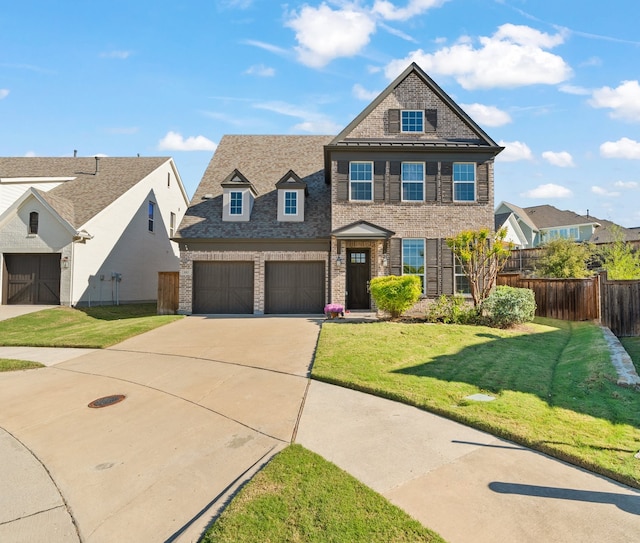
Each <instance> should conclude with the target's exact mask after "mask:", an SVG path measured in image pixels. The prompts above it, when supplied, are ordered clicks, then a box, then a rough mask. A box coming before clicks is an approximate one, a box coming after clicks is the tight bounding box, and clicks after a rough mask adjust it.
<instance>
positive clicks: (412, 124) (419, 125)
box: [400, 109, 424, 132]
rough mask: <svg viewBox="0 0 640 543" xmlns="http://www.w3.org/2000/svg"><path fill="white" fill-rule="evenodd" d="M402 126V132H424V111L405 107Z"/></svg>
mask: <svg viewBox="0 0 640 543" xmlns="http://www.w3.org/2000/svg"><path fill="white" fill-rule="evenodd" d="M400 127H401V130H402V132H424V111H422V110H418V109H416V110H413V109H403V110H402V115H401V122H400Z"/></svg>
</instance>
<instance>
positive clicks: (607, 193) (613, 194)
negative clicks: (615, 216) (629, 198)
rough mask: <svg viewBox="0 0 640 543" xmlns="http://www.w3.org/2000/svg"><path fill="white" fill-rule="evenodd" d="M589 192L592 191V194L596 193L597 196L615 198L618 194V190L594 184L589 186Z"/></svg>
mask: <svg viewBox="0 0 640 543" xmlns="http://www.w3.org/2000/svg"><path fill="white" fill-rule="evenodd" d="M591 192H593V193H594V194H597V195H598V196H604V197H606V198H615V197H617V196H620V193H619V192H614V191H608V190H607V189H605V188H602V187H598V186H596V185H594V186H593V187H591Z"/></svg>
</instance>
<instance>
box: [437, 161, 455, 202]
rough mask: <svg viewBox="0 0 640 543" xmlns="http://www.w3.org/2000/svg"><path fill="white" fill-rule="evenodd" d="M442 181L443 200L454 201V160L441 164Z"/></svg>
mask: <svg viewBox="0 0 640 543" xmlns="http://www.w3.org/2000/svg"><path fill="white" fill-rule="evenodd" d="M440 182H441V189H442V194H441V196H440V198H441V200H442V201H443V202H446V203H451V202H453V162H442V163H441V164H440Z"/></svg>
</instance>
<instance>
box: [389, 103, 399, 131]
mask: <svg viewBox="0 0 640 543" xmlns="http://www.w3.org/2000/svg"><path fill="white" fill-rule="evenodd" d="M387 132H388V133H389V134H400V110H399V109H390V110H389V113H388V117H387Z"/></svg>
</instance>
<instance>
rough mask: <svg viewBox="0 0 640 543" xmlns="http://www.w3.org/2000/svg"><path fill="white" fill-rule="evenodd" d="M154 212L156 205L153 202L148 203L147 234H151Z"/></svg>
mask: <svg viewBox="0 0 640 543" xmlns="http://www.w3.org/2000/svg"><path fill="white" fill-rule="evenodd" d="M155 210H156V204H155V202H151V201H150V202H149V207H148V213H147V214H148V219H149V224H148V228H149V232H153V222H154V219H155V217H154V216H155Z"/></svg>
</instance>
